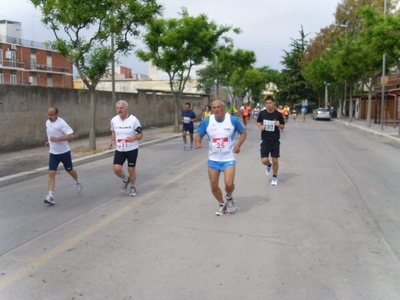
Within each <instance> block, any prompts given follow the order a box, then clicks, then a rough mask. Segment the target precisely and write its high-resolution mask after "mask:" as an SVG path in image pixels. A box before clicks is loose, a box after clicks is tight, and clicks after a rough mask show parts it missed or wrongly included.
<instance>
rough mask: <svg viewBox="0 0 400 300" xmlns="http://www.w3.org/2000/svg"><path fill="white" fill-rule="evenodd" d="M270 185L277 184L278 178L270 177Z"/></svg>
mask: <svg viewBox="0 0 400 300" xmlns="http://www.w3.org/2000/svg"><path fill="white" fill-rule="evenodd" d="M271 185H278V178H276V177H272V180H271Z"/></svg>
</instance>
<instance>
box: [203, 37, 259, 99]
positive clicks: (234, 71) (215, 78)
mask: <svg viewBox="0 0 400 300" xmlns="http://www.w3.org/2000/svg"><path fill="white" fill-rule="evenodd" d="M255 62H256V55H255V53H254V51H249V50H243V49H237V50H233V45H232V44H230V45H228V46H226V47H220V48H219V49H218V50H217V51H216V52H215V55H214V57H213V58H212V59H211V60H210V61H209V64H208V65H207V66H206V67H205V68H204V69H202V70H199V72H198V75H199V76H200V79H199V81H200V83H201V84H212V82H214V83H215V84H216V86H217V87H219V86H224V87H226V89H227V92H228V95H229V97H230V98H231V99H232V100H233V102H234V106H236V103H235V100H236V98H237V97H240V95H241V96H243V92H244V91H243V87H242V83H243V78H244V74H245V73H246V71H247V70H251V69H253V64H254V63H255Z"/></svg>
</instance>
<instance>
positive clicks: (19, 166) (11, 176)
mask: <svg viewBox="0 0 400 300" xmlns="http://www.w3.org/2000/svg"><path fill="white" fill-rule="evenodd" d="M197 125H198V122H195V128H196V127H197ZM173 128H174V126H173V125H171V126H165V127H154V128H148V129H144V130H143V139H142V140H141V141H140V147H141V148H143V147H146V146H149V145H153V144H156V143H161V142H164V141H167V140H170V139H174V138H179V137H181V136H182V134H181V133H176V132H174V131H173ZM110 137H111V133H110V134H109V135H107V136H103V137H97V138H96V149H97V150H96V151H95V152H94V153H93V152H92V151H90V150H89V149H88V146H89V140H88V139H87V138H86V139H79V140H73V141H71V142H70V143H69V145H70V147H71V153H72V160H73V164H74V166H79V165H81V164H84V163H88V162H91V161H95V160H98V159H102V158H105V157H108V156H112V155H113V154H114V151H115V148H113V149H112V150H108V145H109V143H110ZM48 160H49V150H48V148H47V147H44V145H43V147H38V148H31V149H27V150H20V151H14V152H7V153H0V187H2V186H5V185H9V184H13V183H16V182H20V181H23V180H27V179H29V178H32V177H35V176H40V175H44V174H47V172H48Z"/></svg>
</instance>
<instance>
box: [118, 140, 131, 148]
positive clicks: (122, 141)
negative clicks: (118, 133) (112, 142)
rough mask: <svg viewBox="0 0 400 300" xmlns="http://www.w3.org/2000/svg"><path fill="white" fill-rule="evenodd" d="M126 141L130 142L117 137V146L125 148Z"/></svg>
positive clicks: (126, 145)
mask: <svg viewBox="0 0 400 300" xmlns="http://www.w3.org/2000/svg"><path fill="white" fill-rule="evenodd" d="M128 143H130V142H129V141H128V140H127V139H117V147H118V148H125V147H128Z"/></svg>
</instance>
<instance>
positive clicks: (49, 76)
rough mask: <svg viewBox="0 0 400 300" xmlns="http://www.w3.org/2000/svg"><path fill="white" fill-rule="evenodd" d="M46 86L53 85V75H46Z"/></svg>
mask: <svg viewBox="0 0 400 300" xmlns="http://www.w3.org/2000/svg"><path fill="white" fill-rule="evenodd" d="M47 86H48V87H53V76H51V74H48V75H47Z"/></svg>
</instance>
